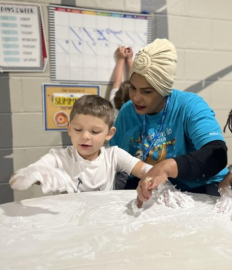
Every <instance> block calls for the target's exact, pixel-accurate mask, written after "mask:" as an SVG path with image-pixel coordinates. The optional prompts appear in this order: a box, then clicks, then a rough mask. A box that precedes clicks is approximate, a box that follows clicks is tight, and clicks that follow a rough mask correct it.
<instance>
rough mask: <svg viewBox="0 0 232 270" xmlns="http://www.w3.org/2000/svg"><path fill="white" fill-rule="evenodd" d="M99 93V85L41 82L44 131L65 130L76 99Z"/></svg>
mask: <svg viewBox="0 0 232 270" xmlns="http://www.w3.org/2000/svg"><path fill="white" fill-rule="evenodd" d="M84 95H98V96H99V95H100V86H99V85H75V84H72V85H67V84H43V104H44V127H45V130H46V131H67V124H68V121H69V115H70V112H71V110H72V107H73V104H74V103H75V101H76V99H78V98H80V97H82V96H84Z"/></svg>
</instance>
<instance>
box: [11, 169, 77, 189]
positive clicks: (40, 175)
mask: <svg viewBox="0 0 232 270" xmlns="http://www.w3.org/2000/svg"><path fill="white" fill-rule="evenodd" d="M37 182H40V183H41V188H42V191H43V193H48V192H50V191H53V192H54V191H60V192H63V191H67V192H74V191H77V187H76V186H75V184H74V182H73V181H72V179H71V178H70V176H69V175H68V174H67V173H66V172H65V171H62V170H60V169H57V168H53V167H51V166H49V165H35V166H29V167H27V168H23V169H20V170H18V171H16V172H15V173H14V174H13V175H12V177H11V179H10V182H9V183H10V185H11V187H12V188H13V189H16V190H25V189H28V188H29V187H30V186H32V185H33V184H35V183H37Z"/></svg>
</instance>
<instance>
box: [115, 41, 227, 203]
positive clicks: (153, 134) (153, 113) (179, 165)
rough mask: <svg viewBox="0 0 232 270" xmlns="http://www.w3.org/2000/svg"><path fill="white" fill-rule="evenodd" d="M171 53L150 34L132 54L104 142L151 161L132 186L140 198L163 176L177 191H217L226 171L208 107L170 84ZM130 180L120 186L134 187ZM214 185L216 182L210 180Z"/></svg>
mask: <svg viewBox="0 0 232 270" xmlns="http://www.w3.org/2000/svg"><path fill="white" fill-rule="evenodd" d="M176 65H177V54H176V50H175V47H174V45H173V44H172V43H171V42H170V41H168V40H167V39H156V40H155V41H154V42H152V43H150V44H148V45H147V46H145V47H144V48H142V49H141V50H140V51H139V52H138V53H137V54H136V56H135V59H134V62H133V65H132V69H131V71H130V82H131V88H130V90H129V95H130V101H128V102H127V103H126V104H125V105H124V106H123V107H122V108H121V110H120V112H119V115H118V117H117V120H116V122H115V127H116V130H117V132H116V134H115V136H114V137H113V138H112V140H111V141H110V145H118V146H119V147H121V148H123V149H124V150H126V151H127V152H129V153H130V154H132V155H134V156H136V157H140V159H142V160H144V161H145V162H147V163H149V164H151V165H154V167H153V168H152V169H151V170H150V171H149V173H148V174H147V176H146V178H144V179H142V180H141V181H140V183H139V185H138V188H137V191H138V196H139V198H140V200H142V201H144V200H147V199H149V198H150V197H151V194H152V190H153V189H155V188H157V186H158V185H159V184H161V183H164V182H165V181H166V180H167V179H169V180H170V181H171V182H172V184H174V185H176V188H178V189H180V190H181V191H189V192H199V193H207V194H214V195H215V194H218V192H217V183H218V182H220V181H221V180H222V179H223V177H224V176H225V175H226V174H227V172H228V170H227V169H226V168H225V167H226V164H227V147H226V144H225V141H224V138H223V136H222V132H221V129H220V126H219V124H218V123H217V121H216V119H215V115H214V112H213V111H212V109H211V108H210V107H209V106H208V105H207V103H206V102H205V101H204V100H203V99H202V98H201V97H199V96H198V95H196V94H194V93H189V92H182V91H179V90H174V89H172V85H173V83H174V79H175V73H176ZM130 182H131V183H135V182H136V181H135V179H133V182H132V181H130V180H129V181H128V183H129V185H128V184H127V186H126V188H128V187H129V188H136V185H137V183H138V181H137V182H136V184H135V185H134V186H133V187H132V186H130ZM215 184H216V185H215Z"/></svg>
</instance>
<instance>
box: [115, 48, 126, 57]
mask: <svg viewBox="0 0 232 270" xmlns="http://www.w3.org/2000/svg"><path fill="white" fill-rule="evenodd" d="M115 57H116V59H117V60H120V59H123V60H125V59H126V57H127V54H126V47H125V46H120V47H118V48H117V50H116V51H115Z"/></svg>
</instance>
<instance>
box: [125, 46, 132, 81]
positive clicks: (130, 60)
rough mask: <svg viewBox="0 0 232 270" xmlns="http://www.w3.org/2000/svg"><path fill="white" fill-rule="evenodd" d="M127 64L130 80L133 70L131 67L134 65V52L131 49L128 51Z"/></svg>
mask: <svg viewBox="0 0 232 270" xmlns="http://www.w3.org/2000/svg"><path fill="white" fill-rule="evenodd" d="M126 55H127V57H126V64H127V74H128V75H127V77H128V78H129V72H130V70H131V67H132V65H133V50H132V48H131V47H129V48H127V49H126Z"/></svg>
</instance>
